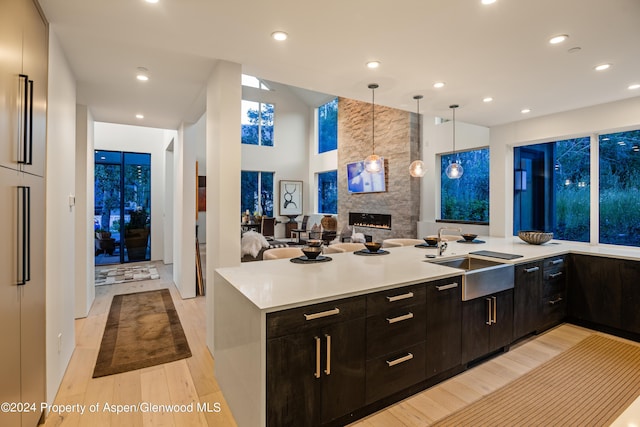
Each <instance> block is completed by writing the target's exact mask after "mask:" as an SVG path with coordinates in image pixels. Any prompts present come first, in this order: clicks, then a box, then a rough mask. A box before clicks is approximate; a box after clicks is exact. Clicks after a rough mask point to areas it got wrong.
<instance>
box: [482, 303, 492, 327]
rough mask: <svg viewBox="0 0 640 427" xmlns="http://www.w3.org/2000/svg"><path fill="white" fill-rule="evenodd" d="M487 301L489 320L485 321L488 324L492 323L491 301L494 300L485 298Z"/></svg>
mask: <svg viewBox="0 0 640 427" xmlns="http://www.w3.org/2000/svg"><path fill="white" fill-rule="evenodd" d="M484 300H485V301H486V302H487V321H486V322H484V323H485V324H487V325H491V303H492V302H493V301H492V300H491V298H485V299H484Z"/></svg>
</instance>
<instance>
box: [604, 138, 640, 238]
mask: <svg viewBox="0 0 640 427" xmlns="http://www.w3.org/2000/svg"><path fill="white" fill-rule="evenodd" d="M599 148H600V188H599V192H600V222H599V224H600V227H599V228H600V233H599V234H600V236H599V239H600V243H610V244H615V245H626V246H640V224H639V223H638V221H636V220H635V219H636V218H638V216H639V215H640V130H634V131H629V132H618V133H611V134H608V135H600V137H599Z"/></svg>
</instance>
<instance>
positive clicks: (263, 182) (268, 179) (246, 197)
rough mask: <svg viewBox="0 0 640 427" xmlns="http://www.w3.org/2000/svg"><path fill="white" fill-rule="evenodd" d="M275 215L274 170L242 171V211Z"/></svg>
mask: <svg viewBox="0 0 640 427" xmlns="http://www.w3.org/2000/svg"><path fill="white" fill-rule="evenodd" d="M247 210H248V211H249V212H250V213H251V214H259V215H266V216H269V217H272V216H273V172H259V171H242V172H241V175H240V212H245V211H247Z"/></svg>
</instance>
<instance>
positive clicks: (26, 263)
mask: <svg viewBox="0 0 640 427" xmlns="http://www.w3.org/2000/svg"><path fill="white" fill-rule="evenodd" d="M17 207H18V222H19V225H18V234H19V237H18V260H19V261H18V285H26V284H27V282H28V281H30V280H31V187H25V186H19V187H18V206H17Z"/></svg>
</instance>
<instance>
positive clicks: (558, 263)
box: [542, 255, 567, 271]
mask: <svg viewBox="0 0 640 427" xmlns="http://www.w3.org/2000/svg"><path fill="white" fill-rule="evenodd" d="M566 264H567V258H566V256H565V255H560V256H555V257H551V258H545V259H544V261H543V264H542V268H543V270H545V271H546V270H548V269H554V268H564V267H565V266H566Z"/></svg>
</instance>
